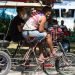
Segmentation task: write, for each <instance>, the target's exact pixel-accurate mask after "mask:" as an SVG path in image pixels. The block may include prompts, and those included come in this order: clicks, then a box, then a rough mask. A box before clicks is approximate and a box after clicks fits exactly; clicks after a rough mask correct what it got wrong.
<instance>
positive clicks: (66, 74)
mask: <svg viewBox="0 0 75 75" xmlns="http://www.w3.org/2000/svg"><path fill="white" fill-rule="evenodd" d="M7 75H47V74H45V73H44V72H43V71H42V70H37V71H25V72H24V73H21V72H20V71H13V70H11V71H10V72H9V73H8V74H7ZM49 75H75V67H72V66H70V67H68V70H66V69H65V71H63V73H62V72H61V74H59V73H57V72H56V71H55V69H51V70H50V74H49Z"/></svg>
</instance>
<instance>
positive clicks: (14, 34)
mask: <svg viewBox="0 0 75 75" xmlns="http://www.w3.org/2000/svg"><path fill="white" fill-rule="evenodd" d="M16 11H17V16H15V17H14V19H13V20H12V21H11V24H10V30H9V36H10V37H11V40H13V41H20V40H21V39H22V27H23V25H24V23H25V22H24V15H25V8H24V7H17V9H16Z"/></svg>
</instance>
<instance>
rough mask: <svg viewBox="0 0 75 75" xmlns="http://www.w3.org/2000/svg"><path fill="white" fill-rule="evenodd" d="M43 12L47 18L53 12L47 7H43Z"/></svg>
mask: <svg viewBox="0 0 75 75" xmlns="http://www.w3.org/2000/svg"><path fill="white" fill-rule="evenodd" d="M42 12H43V13H44V14H45V15H46V16H49V15H50V14H51V12H52V9H51V7H49V6H45V7H43V9H42Z"/></svg>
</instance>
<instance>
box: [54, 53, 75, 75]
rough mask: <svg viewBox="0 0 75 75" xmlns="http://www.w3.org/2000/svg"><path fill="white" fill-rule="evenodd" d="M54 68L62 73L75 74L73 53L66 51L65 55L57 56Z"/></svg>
mask: <svg viewBox="0 0 75 75" xmlns="http://www.w3.org/2000/svg"><path fill="white" fill-rule="evenodd" d="M55 68H56V71H58V72H59V73H60V74H62V75H66V74H68V75H75V54H73V53H66V55H65V56H62V57H60V58H57V59H56V61H55Z"/></svg>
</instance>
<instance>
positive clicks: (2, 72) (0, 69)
mask: <svg viewBox="0 0 75 75" xmlns="http://www.w3.org/2000/svg"><path fill="white" fill-rule="evenodd" d="M0 64H3V66H1V65H0V75H7V74H8V73H9V71H10V69H11V59H10V56H9V55H8V54H7V53H5V52H3V51H0Z"/></svg>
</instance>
